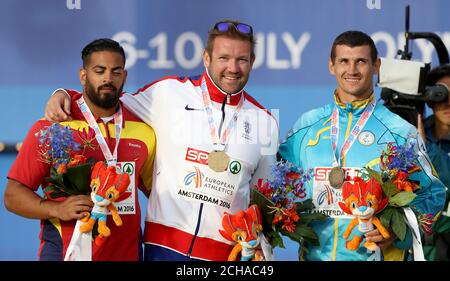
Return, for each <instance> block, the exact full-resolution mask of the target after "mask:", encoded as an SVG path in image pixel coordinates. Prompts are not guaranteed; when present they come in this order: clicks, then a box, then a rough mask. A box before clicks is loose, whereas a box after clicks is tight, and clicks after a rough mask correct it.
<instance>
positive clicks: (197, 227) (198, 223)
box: [186, 94, 230, 257]
mask: <svg viewBox="0 0 450 281" xmlns="http://www.w3.org/2000/svg"><path fill="white" fill-rule="evenodd" d="M227 102H228V103H229V102H230V95H229V94H227V95H226V96H225V98H224V99H223V102H222V120H221V121H220V126H219V139H220V134H221V133H222V125H223V122H224V121H225V104H226V103H227ZM202 212H203V203H200V210H199V211H198V219H197V226H196V227H195V232H194V237H193V238H192V241H191V245H189V250H188V252H187V254H186V256H188V257H191V254H192V250H193V249H194V244H195V240H196V239H197V234H198V231H199V229H200V220H201V219H202Z"/></svg>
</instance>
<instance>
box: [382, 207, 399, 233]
mask: <svg viewBox="0 0 450 281" xmlns="http://www.w3.org/2000/svg"><path fill="white" fill-rule="evenodd" d="M394 212H395V208H394V207H391V206H387V207H386V208H384V210H383V211H381V213H380V214H379V215H378V216H379V218H380V221H381V223H382V224H383V226H384V227H385V228H390V227H391V220H392V215H393V214H394Z"/></svg>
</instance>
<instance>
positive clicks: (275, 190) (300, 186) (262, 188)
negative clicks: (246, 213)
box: [252, 161, 327, 260]
mask: <svg viewBox="0 0 450 281" xmlns="http://www.w3.org/2000/svg"><path fill="white" fill-rule="evenodd" d="M272 170H273V176H274V178H273V179H270V180H266V179H259V180H258V183H257V185H256V186H255V187H254V188H253V194H252V195H253V199H252V201H253V202H254V203H255V204H257V205H258V207H259V208H260V209H261V214H262V221H263V231H264V232H265V234H266V235H267V236H268V237H269V239H270V241H271V245H272V247H277V246H278V247H281V248H284V245H283V239H282V238H281V235H284V236H287V237H289V238H290V239H291V240H293V241H296V242H298V243H299V246H300V247H299V259H300V260H303V255H304V253H305V252H306V251H307V247H305V246H306V244H308V243H310V244H312V245H319V239H318V237H317V235H316V233H315V232H314V230H313V229H312V228H311V227H310V226H309V223H310V222H312V221H314V220H324V219H326V218H327V216H326V215H323V214H319V213H312V212H311V211H312V210H313V209H314V204H313V203H312V200H311V199H305V198H306V186H305V183H306V182H307V181H309V180H310V179H311V178H312V177H313V170H308V171H304V170H302V169H299V168H297V167H295V166H294V165H293V164H292V163H289V162H282V161H281V162H277V163H275V164H274V166H273V167H272Z"/></svg>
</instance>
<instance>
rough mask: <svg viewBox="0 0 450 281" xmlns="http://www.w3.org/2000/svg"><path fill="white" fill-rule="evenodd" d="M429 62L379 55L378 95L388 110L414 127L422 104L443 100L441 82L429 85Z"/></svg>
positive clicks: (444, 91)
mask: <svg viewBox="0 0 450 281" xmlns="http://www.w3.org/2000/svg"><path fill="white" fill-rule="evenodd" d="M429 71H430V64H427V63H422V62H416V61H410V60H400V59H386V58H381V67H380V74H379V76H378V86H379V87H381V88H382V90H381V98H382V99H383V100H384V105H385V106H386V107H387V108H388V109H389V110H391V111H392V112H394V113H396V114H398V115H400V117H402V118H403V119H405V120H406V121H408V122H409V123H411V124H412V125H414V126H416V127H417V114H418V113H421V114H423V112H424V109H425V103H429V102H442V101H444V100H447V98H448V95H449V90H448V88H447V86H446V85H445V84H439V83H436V84H434V85H429V83H428V82H427V77H428V74H429Z"/></svg>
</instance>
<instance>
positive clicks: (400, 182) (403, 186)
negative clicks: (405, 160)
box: [393, 171, 414, 192]
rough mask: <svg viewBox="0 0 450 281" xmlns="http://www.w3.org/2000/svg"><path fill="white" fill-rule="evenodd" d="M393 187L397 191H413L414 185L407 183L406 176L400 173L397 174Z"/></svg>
mask: <svg viewBox="0 0 450 281" xmlns="http://www.w3.org/2000/svg"><path fill="white" fill-rule="evenodd" d="M393 183H394V185H395V187H397V189H398V190H399V191H403V190H404V191H410V192H412V191H413V190H414V184H413V183H411V182H410V181H408V174H407V173H405V172H402V171H399V172H398V173H397V178H396V179H395V180H394V182H393Z"/></svg>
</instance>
